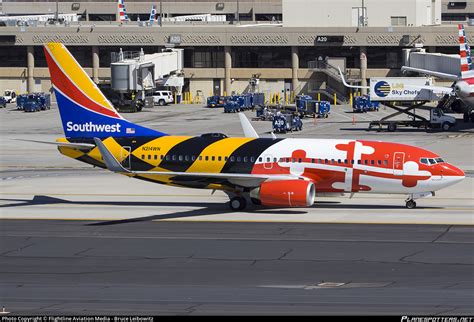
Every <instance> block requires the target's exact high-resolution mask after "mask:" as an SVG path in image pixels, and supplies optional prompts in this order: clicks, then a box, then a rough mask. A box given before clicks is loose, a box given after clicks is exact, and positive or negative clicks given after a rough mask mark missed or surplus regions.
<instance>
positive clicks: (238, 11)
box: [237, 0, 240, 23]
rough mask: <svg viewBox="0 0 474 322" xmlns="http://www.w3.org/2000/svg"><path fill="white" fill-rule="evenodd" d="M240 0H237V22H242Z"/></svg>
mask: <svg viewBox="0 0 474 322" xmlns="http://www.w3.org/2000/svg"><path fill="white" fill-rule="evenodd" d="M239 5H240V1H239V0H237V23H240V10H239Z"/></svg>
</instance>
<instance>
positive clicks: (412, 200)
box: [405, 191, 435, 209]
mask: <svg viewBox="0 0 474 322" xmlns="http://www.w3.org/2000/svg"><path fill="white" fill-rule="evenodd" d="M434 195H435V193H434V191H430V192H421V193H412V194H410V195H409V196H408V198H407V199H406V200H405V207H407V208H408V209H413V208H416V202H415V199H420V198H424V197H431V196H433V197H434Z"/></svg>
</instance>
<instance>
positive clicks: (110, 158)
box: [94, 138, 130, 172]
mask: <svg viewBox="0 0 474 322" xmlns="http://www.w3.org/2000/svg"><path fill="white" fill-rule="evenodd" d="M94 142H95V144H97V147H98V148H99V151H100V154H101V155H102V159H103V160H104V163H105V166H106V167H107V169H109V170H110V171H112V172H130V171H128V170H127V169H125V168H124V167H123V166H122V165H121V164H120V162H118V161H117V159H116V158H115V157H114V155H113V154H112V153H110V151H109V150H108V149H107V147H106V146H105V145H104V143H103V142H102V141H101V140H100V139H99V138H94Z"/></svg>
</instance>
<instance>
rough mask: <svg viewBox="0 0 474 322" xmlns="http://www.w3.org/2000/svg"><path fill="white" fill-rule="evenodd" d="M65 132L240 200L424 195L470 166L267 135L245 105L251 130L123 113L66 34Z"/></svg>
mask: <svg viewBox="0 0 474 322" xmlns="http://www.w3.org/2000/svg"><path fill="white" fill-rule="evenodd" d="M45 55H46V59H47V62H48V67H49V71H50V74H51V81H52V83H53V87H54V91H55V94H56V99H57V102H58V108H59V112H60V114H61V120H62V123H63V128H64V133H65V136H66V137H65V138H61V139H58V140H57V142H56V143H55V144H57V145H58V148H59V151H60V152H61V153H62V154H64V155H66V156H68V157H71V158H74V159H76V160H79V161H82V162H85V163H88V164H91V165H94V166H98V167H102V168H106V169H108V170H111V171H113V172H117V173H120V174H123V175H126V176H129V177H134V178H137V179H142V180H147V181H151V182H155V183H161V184H168V185H173V186H181V187H191V188H201V189H212V190H222V191H224V192H225V193H226V194H227V195H228V196H229V197H230V203H229V205H230V207H231V209H233V210H242V209H244V208H245V207H246V205H247V204H248V203H249V202H252V203H255V204H261V205H263V206H271V207H308V206H311V205H313V203H314V200H315V197H318V196H320V195H321V196H322V195H326V194H333V193H337V194H340V193H350V194H354V193H389V194H404V195H408V199H407V200H406V206H407V207H408V208H414V207H415V206H416V203H415V201H414V200H415V199H416V198H421V197H425V196H429V195H434V192H435V191H437V190H439V189H442V188H445V187H448V186H450V185H453V184H455V183H457V182H459V181H461V180H462V179H463V178H464V172H463V171H461V170H460V169H458V168H456V167H455V166H453V165H451V164H449V163H447V162H445V161H444V160H443V159H442V158H441V157H440V156H439V155H437V154H436V153H433V152H430V151H428V150H425V149H421V148H417V147H414V146H409V145H404V144H398V143H388V142H378V141H365V140H354V139H348V140H335V139H281V138H273V139H272V138H259V137H258V134H257V133H256V132H255V130H254V129H253V128H252V126H251V125H250V122H249V121H248V120H247V119H246V118H245V116H244V115H243V114H242V115H240V116H241V122H242V126H243V128H244V132H245V137H227V136H226V135H224V134H217V133H209V134H203V135H200V136H194V137H189V136H172V135H168V134H165V133H162V132H158V131H156V130H153V129H149V128H145V127H143V126H140V125H137V124H134V123H131V122H129V121H127V120H125V119H124V118H123V117H122V116H121V115H119V114H118V113H117V111H116V110H115V109H114V107H113V106H112V104H111V103H110V102H109V101H108V100H107V99H106V98H105V96H104V95H103V94H102V93H101V91H100V90H99V89H98V88H97V86H96V85H95V84H94V83H93V82H92V81H91V79H90V78H89V76H88V75H87V74H86V73H85V71H84V70H83V69H82V68H81V66H80V65H79V64H78V63H77V61H76V60H75V59H74V57H73V56H72V55H71V54H70V52H69V51H68V50H67V49H66V47H65V46H64V45H62V44H60V43H49V44H47V45H45Z"/></svg>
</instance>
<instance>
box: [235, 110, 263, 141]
mask: <svg viewBox="0 0 474 322" xmlns="http://www.w3.org/2000/svg"><path fill="white" fill-rule="evenodd" d="M239 118H240V124H241V125H242V129H243V130H244V135H245V137H246V138H256V139H258V138H259V136H258V134H257V132H256V131H255V129H254V128H253V126H252V124H250V121H249V120H248V118H247V117H246V116H245V114H244V113H239Z"/></svg>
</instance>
